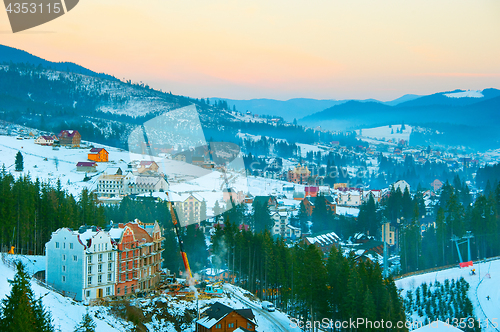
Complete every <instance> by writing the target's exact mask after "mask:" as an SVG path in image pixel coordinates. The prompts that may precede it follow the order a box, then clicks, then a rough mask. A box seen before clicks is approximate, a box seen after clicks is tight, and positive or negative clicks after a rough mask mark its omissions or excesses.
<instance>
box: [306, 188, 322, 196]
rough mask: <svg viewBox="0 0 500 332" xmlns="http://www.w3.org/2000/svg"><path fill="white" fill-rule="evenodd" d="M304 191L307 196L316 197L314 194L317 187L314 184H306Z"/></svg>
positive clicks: (317, 190)
mask: <svg viewBox="0 0 500 332" xmlns="http://www.w3.org/2000/svg"><path fill="white" fill-rule="evenodd" d="M305 192H306V197H307V196H311V197H316V196H318V192H319V187H316V186H306V188H305Z"/></svg>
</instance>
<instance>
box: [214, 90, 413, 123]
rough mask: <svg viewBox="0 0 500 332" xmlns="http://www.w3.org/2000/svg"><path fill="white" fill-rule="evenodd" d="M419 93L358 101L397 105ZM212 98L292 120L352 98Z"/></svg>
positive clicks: (231, 105) (241, 108)
mask: <svg viewBox="0 0 500 332" xmlns="http://www.w3.org/2000/svg"><path fill="white" fill-rule="evenodd" d="M418 97H419V96H417V95H410V94H408V95H404V96H403V97H400V98H397V99H395V100H392V101H388V102H383V101H378V100H375V99H365V100H358V102H363V103H367V102H376V103H380V104H384V105H391V106H394V105H397V104H399V103H402V102H405V101H409V100H413V99H415V98H418ZM211 100H214V101H218V100H224V101H227V103H228V105H229V106H230V107H233V106H235V107H236V109H237V110H238V111H240V112H243V113H245V112H247V111H249V112H251V113H252V114H258V115H270V116H279V117H282V118H283V119H284V120H286V121H289V122H292V121H293V120H294V119H297V120H298V119H300V118H303V117H304V116H308V115H311V114H314V113H317V112H321V111H323V110H325V109H327V108H330V107H332V106H336V105H341V104H345V103H347V102H348V101H351V99H345V100H333V99H323V100H321V99H310V98H293V99H289V100H286V101H283V100H276V99H250V100H237V99H227V98H211Z"/></svg>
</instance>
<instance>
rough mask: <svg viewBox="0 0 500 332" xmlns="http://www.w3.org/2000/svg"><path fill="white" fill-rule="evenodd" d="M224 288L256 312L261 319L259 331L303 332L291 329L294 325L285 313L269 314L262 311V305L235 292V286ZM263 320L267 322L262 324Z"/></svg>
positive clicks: (227, 285) (226, 285)
mask: <svg viewBox="0 0 500 332" xmlns="http://www.w3.org/2000/svg"><path fill="white" fill-rule="evenodd" d="M223 287H224V290H225V291H226V292H228V293H230V294H231V296H234V297H235V298H237V299H238V300H239V301H240V302H241V303H244V304H245V305H247V306H248V307H249V308H251V309H252V310H253V311H254V314H255V316H256V317H257V319H259V318H260V321H257V324H258V327H257V331H263V332H273V331H276V332H283V331H294V332H300V331H301V330H300V329H299V328H292V327H291V325H292V324H291V322H290V320H289V319H288V317H287V316H286V315H285V314H284V313H282V312H280V311H275V312H268V311H267V310H264V309H262V307H261V306H260V304H257V303H255V302H253V301H250V300H249V299H248V298H246V297H245V296H242V295H241V294H240V293H239V292H237V291H235V290H234V288H233V285H230V284H225V285H224V286H223ZM262 319H264V320H266V322H262Z"/></svg>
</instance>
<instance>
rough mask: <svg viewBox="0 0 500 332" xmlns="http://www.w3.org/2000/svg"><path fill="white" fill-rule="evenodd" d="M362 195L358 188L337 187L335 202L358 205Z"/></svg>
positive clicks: (344, 204)
mask: <svg viewBox="0 0 500 332" xmlns="http://www.w3.org/2000/svg"><path fill="white" fill-rule="evenodd" d="M362 199H363V196H362V194H361V190H360V189H359V188H338V189H337V204H338V205H342V206H360V205H361V203H362Z"/></svg>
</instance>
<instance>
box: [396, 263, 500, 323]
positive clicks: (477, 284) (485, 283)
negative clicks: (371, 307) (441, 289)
mask: <svg viewBox="0 0 500 332" xmlns="http://www.w3.org/2000/svg"><path fill="white" fill-rule="evenodd" d="M471 269H475V271H476V275H470V271H471ZM499 276H500V259H494V260H488V261H482V262H481V263H480V264H479V263H474V266H473V267H472V268H471V267H469V268H463V269H461V268H459V267H455V268H451V269H447V270H441V271H437V272H430V273H425V274H420V275H414V276H410V277H406V278H402V279H399V280H396V286H397V287H398V289H401V290H402V293H401V295H402V296H403V297H404V296H405V295H406V291H407V290H415V289H416V288H417V287H418V286H420V285H421V284H423V283H424V282H425V283H427V284H429V283H435V282H436V281H439V282H441V283H443V282H444V280H446V279H449V280H450V281H451V279H455V280H458V279H460V278H461V277H463V278H464V279H465V280H466V281H467V282H468V283H469V285H470V289H469V292H468V296H469V299H470V300H471V302H472V304H473V306H474V315H475V316H476V318H477V319H478V320H480V322H481V328H482V331H484V332H490V331H491V332H493V331H500V283H499V281H498V278H499ZM487 296H489V297H490V299H489V300H488V299H487ZM452 318H453V317H450V319H452ZM486 319H488V320H489V324H488V326H486V324H483V323H485V321H486ZM417 320H420V321H423V320H424V318H421V317H420V318H418V319H417ZM491 322H496V328H495V326H493V325H495V324H492V323H491Z"/></svg>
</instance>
